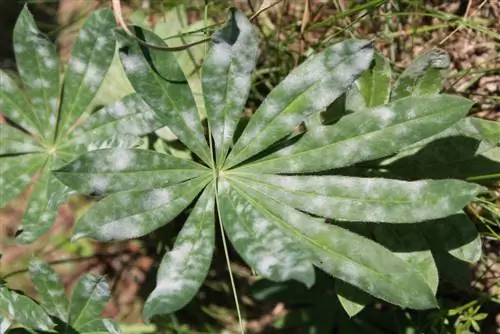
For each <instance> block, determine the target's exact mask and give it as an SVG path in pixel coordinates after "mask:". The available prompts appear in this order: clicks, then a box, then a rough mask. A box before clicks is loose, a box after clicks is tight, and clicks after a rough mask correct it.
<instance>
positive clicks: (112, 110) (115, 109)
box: [107, 100, 128, 118]
mask: <svg viewBox="0 0 500 334" xmlns="http://www.w3.org/2000/svg"><path fill="white" fill-rule="evenodd" d="M107 111H108V113H109V115H111V116H113V117H114V118H121V117H123V116H125V115H127V114H128V106H127V105H125V103H123V101H122V100H119V101H117V102H115V103H113V104H112V105H111V106H110V107H109V108H108V109H107Z"/></svg>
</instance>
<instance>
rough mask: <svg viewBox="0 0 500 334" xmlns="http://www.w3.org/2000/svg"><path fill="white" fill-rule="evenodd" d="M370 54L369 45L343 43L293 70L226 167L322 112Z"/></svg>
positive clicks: (268, 100) (263, 107)
mask: <svg viewBox="0 0 500 334" xmlns="http://www.w3.org/2000/svg"><path fill="white" fill-rule="evenodd" d="M372 54H373V48H372V46H371V44H370V43H369V42H367V41H364V40H346V41H344V42H341V43H337V44H335V45H332V46H330V47H329V48H327V49H326V50H325V51H323V52H322V53H320V54H318V55H315V56H313V57H311V58H310V59H308V60H307V61H305V62H304V63H303V64H302V65H300V66H299V67H298V68H296V69H295V70H293V71H292V72H291V73H290V74H289V75H288V76H287V77H286V78H285V79H284V80H283V81H282V82H281V83H280V84H279V85H278V86H277V87H275V88H274V89H273V90H272V91H271V93H269V95H268V96H267V98H266V99H265V100H264V102H262V104H261V106H260V107H259V108H258V109H257V111H256V112H255V115H253V116H252V118H251V119H250V122H249V123H248V125H247V126H246V128H245V130H244V132H243V133H242V134H241V136H240V137H239V139H238V141H237V142H236V144H235V145H234V147H233V150H232V151H231V153H230V154H229V156H228V159H227V163H226V167H227V168H229V167H232V166H235V165H237V164H239V163H241V162H243V161H244V160H246V159H248V158H250V157H252V156H254V155H255V154H257V153H259V152H261V151H262V150H264V149H265V148H267V147H268V146H269V145H271V144H273V143H275V142H277V141H278V140H280V139H282V138H283V137H285V136H286V135H288V134H289V133H290V132H291V131H292V130H293V129H294V128H295V127H296V126H297V125H299V124H300V123H301V122H303V121H304V120H306V119H307V117H309V116H310V115H312V114H314V113H315V112H319V111H322V110H323V109H325V108H326V107H327V106H328V105H330V104H331V103H332V102H333V101H334V100H335V99H336V98H338V97H339V96H340V95H341V94H342V93H344V92H345V91H346V90H347V88H348V87H349V86H350V85H351V84H352V83H353V82H354V80H356V78H357V77H358V76H359V75H360V73H361V72H362V71H364V70H365V69H366V68H367V67H368V66H369V64H370V62H371V60H372Z"/></svg>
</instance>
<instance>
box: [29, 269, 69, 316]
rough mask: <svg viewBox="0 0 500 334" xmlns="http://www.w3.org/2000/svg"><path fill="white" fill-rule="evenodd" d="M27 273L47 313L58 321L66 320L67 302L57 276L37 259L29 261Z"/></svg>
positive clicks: (62, 286)
mask: <svg viewBox="0 0 500 334" xmlns="http://www.w3.org/2000/svg"><path fill="white" fill-rule="evenodd" d="M29 272H30V275H31V280H32V281H33V284H34V285H35V287H36V290H37V291H38V294H39V295H40V297H41V298H42V301H43V307H44V309H45V310H46V311H47V313H48V314H50V315H53V316H55V317H57V318H59V319H60V320H66V319H68V315H69V313H68V310H69V302H68V299H67V298H66V295H65V291H64V285H63V284H62V282H61V278H60V277H59V275H58V274H57V273H56V272H55V271H54V270H53V269H52V268H51V267H50V266H49V265H48V264H47V263H45V262H43V261H41V260H37V259H35V260H33V261H31V263H30V265H29Z"/></svg>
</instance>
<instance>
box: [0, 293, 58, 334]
mask: <svg viewBox="0 0 500 334" xmlns="http://www.w3.org/2000/svg"><path fill="white" fill-rule="evenodd" d="M0 314H2V316H3V317H5V318H6V319H8V321H9V322H10V323H20V324H21V325H23V326H26V327H27V328H31V329H39V330H43V331H48V330H50V329H51V328H52V327H54V323H53V322H52V320H51V319H50V317H49V316H48V315H47V313H45V311H44V310H43V308H42V307H41V306H40V305H38V304H37V303H35V302H34V301H33V300H31V299H30V298H28V297H26V296H23V295H20V294H18V293H17V292H15V291H12V290H9V289H8V288H7V287H5V286H0ZM4 323H5V322H2V324H4Z"/></svg>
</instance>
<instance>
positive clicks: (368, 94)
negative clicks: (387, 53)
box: [355, 51, 392, 108]
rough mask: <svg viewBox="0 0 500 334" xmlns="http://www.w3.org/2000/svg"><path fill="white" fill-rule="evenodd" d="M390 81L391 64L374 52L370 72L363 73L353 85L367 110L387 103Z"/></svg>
mask: <svg viewBox="0 0 500 334" xmlns="http://www.w3.org/2000/svg"><path fill="white" fill-rule="evenodd" d="M391 80H392V70H391V63H390V62H389V60H388V59H387V58H385V57H384V56H383V55H382V54H381V53H380V52H378V51H376V52H374V54H373V64H372V66H371V67H370V70H369V71H365V72H363V73H362V74H361V76H360V77H359V78H358V80H356V83H355V85H356V86H357V87H356V88H357V89H359V92H360V93H361V95H362V96H363V99H364V101H365V105H366V107H367V108H370V107H376V106H378V105H381V104H386V103H389V99H390V96H391Z"/></svg>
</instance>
